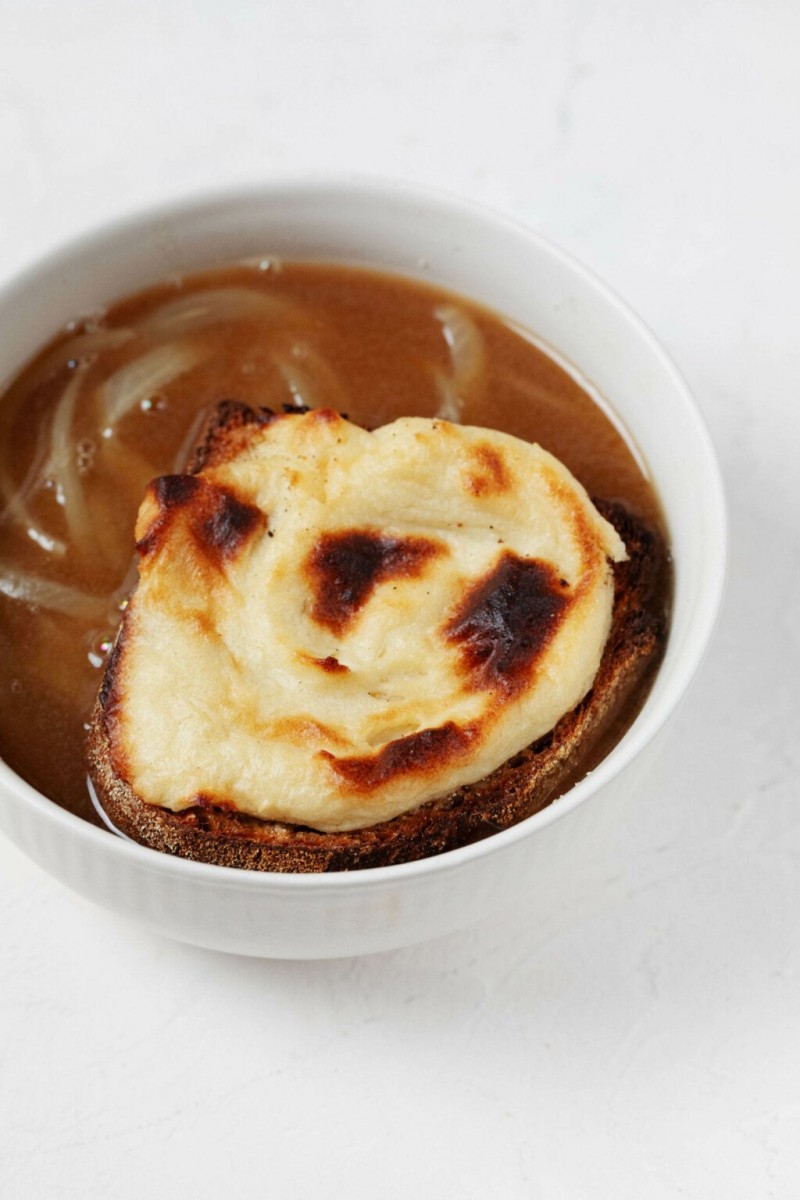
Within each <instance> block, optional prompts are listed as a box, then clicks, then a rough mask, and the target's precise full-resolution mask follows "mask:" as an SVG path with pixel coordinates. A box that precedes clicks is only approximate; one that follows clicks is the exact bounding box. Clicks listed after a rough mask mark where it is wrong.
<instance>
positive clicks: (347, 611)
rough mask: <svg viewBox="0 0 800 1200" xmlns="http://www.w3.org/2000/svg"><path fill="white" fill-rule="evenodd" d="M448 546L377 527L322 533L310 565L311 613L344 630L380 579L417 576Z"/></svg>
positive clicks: (319, 621) (320, 621) (333, 628)
mask: <svg viewBox="0 0 800 1200" xmlns="http://www.w3.org/2000/svg"><path fill="white" fill-rule="evenodd" d="M445 550H446V548H445V546H443V545H442V544H441V543H440V542H436V541H434V540H433V539H432V538H423V537H389V536H387V535H384V534H381V533H378V532H377V531H376V530H373V529H347V530H339V531H337V532H336V533H326V534H323V536H322V537H321V538H320V539H319V541H318V542H317V544H316V545H315V547H314V549H313V551H312V553H311V555H310V557H309V560H308V563H307V567H306V570H307V574H308V576H309V580H310V583H311V588H312V593H313V597H314V598H313V607H312V610H311V615H312V616H313V618H314V620H315V621H316V622H317V624H319V625H322V626H324V627H325V628H326V629H330V630H331V632H333V633H336V634H339V633H343V632H344V631H345V630H346V629H347V627H348V626H349V625H350V624H351V622H352V621H353V619H354V618H355V616H356V615H357V613H358V612H359V610H360V609H361V608H362V607H363V606H364V604H365V603H366V602H367V600H368V599H369V597H370V595H371V594H372V592H373V591H374V589H375V588H376V587H377V585H378V584H379V583H386V582H387V581H389V580H391V579H411V578H417V577H419V575H421V574H422V571H423V570H424V568H425V565H426V564H427V563H428V562H430V560H431V559H433V558H435V557H437V556H438V555H440V554H443V553H445Z"/></svg>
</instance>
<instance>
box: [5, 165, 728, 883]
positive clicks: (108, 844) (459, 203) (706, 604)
mask: <svg viewBox="0 0 800 1200" xmlns="http://www.w3.org/2000/svg"><path fill="white" fill-rule="evenodd" d="M282 194H283V195H284V196H286V197H289V196H295V197H296V196H298V195H299V194H302V195H305V196H311V195H313V196H314V197H316V198H317V199H319V198H321V197H323V196H324V195H326V194H328V195H333V196H336V197H338V198H339V199H340V200H342V199H357V200H358V201H359V202H360V203H365V202H367V201H372V202H374V203H376V204H383V205H385V204H386V203H387V201H388V202H390V203H391V202H398V201H399V202H401V203H402V204H403V205H405V206H417V207H419V208H420V209H424V210H427V211H428V212H431V211H432V210H438V211H439V212H440V213H449V214H451V215H455V214H456V213H458V214H459V215H460V216H462V217H466V218H468V219H470V220H473V221H475V222H479V223H482V224H483V225H484V226H485V227H488V226H489V225H494V226H495V227H496V228H497V229H500V230H505V232H506V233H508V234H512V235H514V236H516V237H517V238H520V239H523V240H526V241H528V242H529V243H531V244H533V245H534V246H535V247H536V249H537V251H538V252H539V253H542V254H545V255H547V256H549V257H550V258H551V259H553V260H554V261H555V262H556V263H557V264H558V266H559V267H560V268H562V269H563V270H564V271H565V272H566V273H567V274H571V275H572V276H573V277H574V278H576V279H577V280H578V281H579V283H580V285H581V286H582V287H583V288H584V289H588V290H589V291H591V292H594V293H595V296H596V297H597V298H598V299H600V300H601V301H602V302H603V303H604V304H605V305H606V306H608V307H609V308H611V309H613V310H614V312H615V316H616V318H617V319H618V320H619V321H620V322H621V323H626V324H627V325H628V326H629V327H630V328H631V330H632V331H633V333H634V334H635V336H636V337H637V338H638V340H639V341H640V342H641V343H642V344H643V345H644V347H645V349H646V350H647V352H648V353H649V355H650V356H651V357H652V359H653V361H654V362H655V363H656V365H657V366H658V367H659V368H660V370H661V372H662V374H663V375H664V376H665V377H666V378H667V380H668V382H669V384H670V385H671V387H672V391H673V393H674V396H675V397H676V398H678V397H679V398H680V403H681V405H682V407H683V410H684V413H683V415H684V417H685V418H686V419H688V421H689V423H690V424H691V426H692V430H693V436H694V438H695V443H696V446H697V447H698V449H699V450H700V452H701V455H702V458H703V459H704V488H705V492H704V516H705V519H706V521H707V523H708V524H709V525H710V527H711V528H712V530H713V533H714V536H713V538H712V539H711V542H710V545H709V546H707V547H706V550H707V553H706V555H705V558H704V563H703V573H702V581H703V586H702V587H701V589H700V603H699V604H698V605H697V606H696V608H695V610H694V612H693V619H692V624H691V627H690V628H689V630H688V631H687V633H686V635H685V637H684V644H683V647H682V651H681V655H680V657H679V659H678V661H677V662H673V661H670V656H669V644H668V646H667V656H666V657H665V661H664V663H662V665H661V667H660V672H662V673H663V672H664V670H665V669H668V670H669V677H668V683H669V686H668V689H667V690H666V691H665V692H664V694H663V695H662V697H661V700H660V704H659V706H658V708H657V709H655V706H654V705H651V704H650V699H649V698H648V700H647V701H646V702H645V705H644V707H643V709H642V711H641V712H640V713H639V714H638V716H637V717H636V719H635V720H634V722H633V724H632V725H631V727H630V728H629V729H628V730H627V731H626V733H625V734H624V736H623V738H622V739H621V740H620V741H619V742H618V743H617V745H616V746H615V747H614V748H613V749H612V751H611V752H610V753H609V754H608V755H607V756H606V757H605V758H604V759H603V760H602V761H601V762H600V763H599V764H598V765H597V766H596V767H595V768H594V769H593V770H592V771H591V772H590V773H589V774H588V775H587V776H585V777H584V778H583V779H581V780H580V781H579V782H578V783H576V784H575V785H573V787H571V788H570V789H569V790H568V791H567V792H565V793H564V795H562V796H560V797H558V798H557V799H556V800H554V801H553V802H552V803H551V804H549V805H547V806H546V807H545V808H543V809H541V810H540V811H539V812H537V813H534V814H533V815H532V816H530V817H526V818H524V819H523V820H522V821H519V822H517V823H516V824H515V825H512V826H510V827H509V828H508V829H504V830H500V831H498V832H497V833H494V834H492V835H491V836H490V837H487V838H483V839H481V840H480V841H477V842H473V843H470V844H469V845H466V846H461V847H458V848H456V849H454V850H447V851H444V852H442V853H441V854H437V855H433V856H430V857H427V858H421V859H415V860H414V861H412V862H405V863H395V864H391V865H389V866H382V867H367V868H362V869H359V870H351V871H331V872H325V873H321V874H318V873H303V872H295V873H281V872H268V871H251V870H246V869H244V868H237V867H224V866H218V865H216V864H213V863H202V862H195V861H193V860H190V859H185V858H179V857H177V856H173V855H168V854H164V853H163V852H161V851H158V850H153V849H151V848H150V847H147V846H142V845H140V844H139V843H136V842H133V841H131V840H129V839H127V838H123V837H114V836H113V835H112V834H110V833H109V831H108V830H107V829H103V828H100V827H97V826H94V825H91V824H90V823H89V822H88V821H86V820H84V819H83V818H82V817H79V816H76V815H75V814H73V813H71V812H69V811H67V810H66V809H63V808H61V807H60V806H59V805H58V804H56V803H55V801H52V800H50V799H48V798H47V797H46V796H45V795H44V794H43V793H41V792H39V791H38V790H37V789H36V788H34V787H33V786H32V785H31V784H29V783H27V782H26V781H25V780H24V779H22V777H21V776H19V775H17V773H16V772H15V771H13V770H12V769H11V767H9V766H8V765H7V764H6V763H5V762H4V761H3V760H2V759H0V801H1V800H2V798H3V795H2V793H3V791H5V792H10V793H11V794H12V795H13V796H14V798H15V799H16V800H17V801H19V802H21V803H23V804H25V805H28V806H32V808H33V810H34V811H35V812H37V813H38V814H39V815H40V816H41V817H42V818H43V819H44V820H46V821H48V822H50V823H54V824H55V825H56V826H60V828H61V830H62V831H63V832H64V833H65V834H67V835H72V836H74V837H77V838H79V839H81V840H87V839H88V843H89V844H90V845H94V846H96V848H97V850H98V851H99V852H101V853H105V854H107V855H110V856H112V857H114V858H116V859H118V860H121V861H123V862H126V863H127V864H129V865H131V866H132V867H138V868H141V869H143V870H148V869H152V870H155V871H158V872H160V873H161V872H165V873H167V874H170V875H172V876H173V877H174V878H175V879H185V880H195V881H198V882H201V881H206V882H208V883H213V884H214V885H215V886H222V887H224V888H226V889H235V890H240V889H245V890H253V889H254V890H255V891H264V890H273V889H277V890H278V891H280V892H287V893H291V892H298V893H307V892H313V893H325V892H339V891H341V890H342V889H343V888H344V889H346V890H358V891H364V890H371V889H373V888H375V887H378V886H382V885H384V884H386V883H387V882H389V880H391V881H392V882H400V881H401V880H403V879H406V878H409V877H420V876H429V875H440V874H442V873H448V872H452V871H458V870H461V869H462V868H464V867H466V866H468V865H469V864H470V863H472V862H474V861H476V860H478V859H481V858H487V857H491V856H492V855H493V854H496V853H499V852H500V851H502V850H503V849H506V848H509V847H511V846H512V845H514V844H515V843H517V842H521V841H523V840H525V839H527V838H528V837H532V836H534V835H535V834H536V833H537V832H538V830H540V829H542V828H544V827H545V826H547V825H550V824H551V823H553V822H555V821H558V820H560V819H561V818H563V817H565V816H566V815H567V814H568V813H570V812H572V811H573V809H575V808H577V807H579V806H580V805H582V804H583V803H585V802H587V801H588V800H590V799H591V797H592V795H593V794H594V793H595V792H600V791H602V789H603V788H604V787H605V786H606V785H607V784H608V783H610V782H611V781H612V780H613V779H615V778H616V777H617V776H618V775H620V774H621V773H622V772H623V771H625V770H626V768H627V767H628V766H629V765H630V764H631V763H632V762H633V760H634V759H635V758H636V757H637V756H638V755H639V754H640V752H641V751H642V750H643V749H644V748H645V746H646V745H647V744H649V742H650V741H652V739H653V738H654V737H655V736H656V734H657V733H658V732H659V730H660V729H661V728H662V727H663V725H664V724H665V722H666V721H667V720H668V718H669V717H670V715H671V714H672V712H673V711H674V709H675V707H676V706H677V704H678V702H679V701H680V699H681V697H682V696H683V695H684V693H685V692H686V689H687V688H688V687H689V685H690V683H691V681H692V679H693V678H694V676H695V675H696V673H697V671H698V669H699V667H700V665H701V663H702V661H703V658H704V657H705V654H706V651H707V648H708V645H709V643H710V641H711V637H712V634H713V631H714V627H715V625H716V623H717V619H718V616H719V611H720V608H721V604H722V597H723V594H724V587H725V580H726V575H727V569H728V518H727V509H726V503H725V495H724V487H723V481H722V473H721V470H720V467H719V463H718V460H717V457H716V453H715V451H714V447H713V444H712V441H711V437H710V434H709V432H708V428H707V425H706V422H705V419H704V417H703V415H702V413H701V411H700V409H699V407H698V405H697V402H696V401H695V399H694V397H693V395H692V393H691V391H690V389H689V387H688V385H687V383H686V381H685V379H684V378H683V376H682V374H681V373H680V372H679V370H678V368H677V367H676V366H675V364H674V363H673V361H672V359H671V358H670V356H669V355H668V354H667V352H666V350H665V349H664V347H663V346H662V345H661V343H660V342H659V340H658V339H657V338H656V336H655V334H654V333H653V332H652V330H651V329H650V327H649V326H648V325H647V323H646V322H645V321H644V320H643V319H642V318H641V317H640V316H639V315H638V314H637V313H636V312H634V310H633V309H632V308H631V307H630V306H629V305H628V303H627V302H626V301H624V300H623V299H622V298H621V297H620V296H619V295H618V294H617V292H616V291H615V290H614V289H613V288H612V287H610V286H609V285H608V284H607V283H605V282H604V281H603V280H602V279H601V278H600V277H599V276H598V275H596V274H595V273H594V271H592V270H591V269H590V268H589V267H587V266H585V265H584V264H583V263H582V262H581V261H580V260H578V259H576V258H575V257H573V255H572V254H570V253H568V252H567V251H565V250H563V249H562V248H561V247H560V246H558V245H557V244H555V243H553V242H552V241H550V239H549V238H547V237H545V236H543V235H542V234H541V233H539V232H538V231H537V230H535V229H533V228H531V227H530V226H529V225H527V224H526V223H525V222H524V221H523V220H521V219H519V218H517V217H512V216H509V215H507V214H505V213H503V212H500V211H497V210H496V209H493V208H491V207H490V206H488V205H485V204H482V203H480V202H477V201H474V200H471V199H465V198H464V197H462V196H459V195H457V194H454V193H450V192H448V191H446V190H444V189H441V188H436V187H431V186H428V185H417V184H413V183H408V182H405V181H399V180H393V179H391V178H386V177H384V178H376V177H372V176H364V175H356V174H346V175H342V174H340V175H336V174H319V173H307V172H303V173H297V174H290V175H282V176H280V177H277V176H276V177H275V178H271V179H266V180H265V179H261V180H257V181H251V182H245V183H240V184H233V185H229V186H224V187H219V188H212V189H204V190H203V191H201V192H193V193H189V194H181V193H178V194H176V195H172V196H169V197H167V198H165V199H164V200H162V201H159V202H158V203H156V204H152V205H149V206H146V207H143V208H139V209H136V210H135V211H133V212H132V213H128V214H125V215H121V216H117V217H116V218H113V219H111V220H109V221H106V222H103V223H102V224H101V225H99V226H98V227H96V228H93V229H87V230H84V231H83V232H79V233H78V234H77V235H76V236H73V237H72V238H70V239H68V240H67V241H65V242H63V243H61V244H59V245H56V246H55V247H54V248H53V249H52V250H51V251H49V252H46V253H45V254H44V255H42V256H41V257H40V258H38V259H37V260H36V261H34V262H33V263H31V264H29V265H27V266H26V267H24V268H23V269H22V270H21V271H18V272H16V273H15V274H14V275H13V276H12V277H11V278H10V279H9V280H7V281H5V282H4V283H3V284H2V285H0V306H2V305H3V304H5V303H6V302H7V301H8V300H9V299H13V295H14V292H16V291H17V290H19V291H24V290H25V289H27V288H29V287H30V286H31V284H32V283H34V282H35V281H36V280H37V279H38V278H40V277H46V276H48V275H50V274H51V273H52V272H54V271H57V270H58V269H59V267H60V266H61V265H62V264H64V263H67V262H69V261H70V260H71V259H73V258H75V257H79V256H80V255H81V254H83V253H86V252H89V251H92V252H94V253H97V251H98V249H99V248H100V247H101V246H102V245H103V243H106V242H114V241H116V240H117V239H119V238H120V237H123V238H124V237H126V236H128V237H130V236H131V235H132V234H133V233H135V232H136V231H137V230H140V229H142V230H143V229H145V228H152V227H153V226H154V225H156V224H158V223H159V222H163V221H165V220H175V219H180V218H186V217H194V218H197V217H199V216H201V215H202V214H204V213H205V214H212V213H214V212H215V211H219V210H222V209H228V208H231V207H234V208H235V207H237V206H240V205H244V204H246V203H252V202H253V201H257V200H258V199H259V198H264V199H266V198H267V197H269V198H270V199H271V200H273V201H274V200H275V199H276V198H279V197H280V196H281V195H282ZM396 273H399V274H402V272H396ZM475 298H476V299H477V300H478V301H480V296H476V297H475ZM612 403H613V401H612ZM665 515H666V517H667V519H668V517H669V514H668V513H666V514H665Z"/></svg>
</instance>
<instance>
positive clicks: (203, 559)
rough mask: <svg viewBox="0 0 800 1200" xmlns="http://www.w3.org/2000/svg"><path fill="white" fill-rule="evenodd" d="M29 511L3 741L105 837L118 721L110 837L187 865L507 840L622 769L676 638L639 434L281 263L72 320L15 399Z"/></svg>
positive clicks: (423, 290) (20, 499)
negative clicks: (615, 756) (587, 778)
mask: <svg viewBox="0 0 800 1200" xmlns="http://www.w3.org/2000/svg"><path fill="white" fill-rule="evenodd" d="M0 497H1V499H0V512H1V513H2V516H0V689H2V692H3V694H4V703H3V705H2V709H1V710H0V754H1V755H2V757H3V758H4V759H5V760H6V761H7V762H8V763H9V765H10V766H12V767H13V768H14V769H15V770H16V771H18V772H19V774H20V775H22V776H23V777H24V778H25V779H27V780H28V781H29V782H31V783H32V784H33V785H34V786H36V787H37V788H38V789H39V790H40V791H42V792H43V793H44V794H45V795H48V796H50V797H51V798H52V799H53V800H54V801H56V802H57V803H58V804H61V805H62V806H64V807H66V808H68V809H70V810H71V811H73V812H75V813H77V814H79V815H80V816H82V817H84V818H86V819H87V820H92V821H97V820H98V819H99V818H98V816H97V814H96V812H95V808H94V805H93V803H92V800H91V798H90V793H89V790H88V788H87V778H86V777H87V750H86V746H87V734H88V746H89V750H88V761H89V768H90V771H91V775H92V777H93V779H94V786H95V788H96V792H97V794H98V796H99V798H100V802H101V803H102V805H103V807H104V808H105V810H106V812H107V813H108V814H109V815H110V817H111V820H112V822H113V824H114V825H115V826H117V827H118V828H120V829H122V830H123V831H124V832H126V833H127V834H129V835H130V836H133V837H136V838H137V839H138V840H141V841H143V842H145V843H146V844H149V845H153V846H155V847H157V848H159V849H163V850H166V851H168V852H172V853H179V854H185V855H187V856H189V857H195V858H201V859H206V860H209V861H217V862H222V863H227V864H230V865H234V866H248V867H255V868H260V869H272V870H332V869H347V868H349V867H359V866H369V865H382V864H386V863H391V862H396V861H401V860H404V859H409V858H414V857H419V856H420V855H423V854H430V853H436V852H439V851H441V850H443V849H447V848H449V847H451V846H454V845H459V844H463V843H464V842H465V841H469V840H472V839H474V838H475V837H480V836H484V835H485V834H487V833H489V832H492V831H493V830H495V829H498V828H502V827H504V826H505V825H508V824H510V823H511V822H513V821H515V820H519V819H521V817H524V816H526V815H528V814H529V813H530V812H533V811H536V810H537V809H538V808H541V807H543V805H545V804H547V803H549V802H550V801H551V800H552V799H554V798H555V796H557V795H559V794H561V793H562V792H563V791H564V790H565V789H566V788H567V787H569V786H570V785H571V784H572V783H573V782H574V781H575V780H576V779H578V778H580V777H581V776H582V775H583V774H585V773H586V771H587V770H589V769H591V767H592V766H593V765H594V764H595V763H596V762H597V761H598V759H599V758H600V757H602V756H603V755H604V754H605V753H607V751H608V749H609V748H610V746H611V745H613V744H614V742H615V741H616V740H617V739H618V738H619V737H620V736H621V734H622V733H623V732H624V730H625V728H626V727H627V725H628V724H629V723H630V721H631V720H632V718H633V716H635V714H636V712H637V711H638V709H639V707H640V706H641V703H642V702H643V699H644V697H645V695H646V691H647V688H648V687H649V684H650V681H651V679H652V675H653V672H654V670H655V668H656V666H657V662H658V659H659V656H660V653H661V650H662V647H663V641H664V637H665V626H666V610H667V605H668V592H669V572H668V564H667V556H666V552H665V549H664V537H663V529H662V525H661V518H660V512H659V508H658V503H657V500H656V498H655V496H654V495H653V492H652V489H651V488H650V486H649V484H648V481H647V479H646V477H645V475H644V473H643V471H642V469H641V467H640V465H639V464H638V462H637V460H636V458H635V456H634V454H633V453H632V451H631V449H630V447H629V445H628V444H627V442H626V440H625V438H624V436H623V434H622V432H621V431H620V430H619V429H618V428H617V427H616V426H615V424H614V422H613V421H612V419H611V418H610V416H609V414H608V413H607V412H606V411H605V410H604V409H603V408H602V407H601V405H600V404H599V403H598V402H596V401H595V400H594V399H592V398H591V397H590V395H589V394H588V392H587V391H586V390H585V389H584V388H583V387H582V386H581V385H580V384H579V383H578V382H577V381H576V380H575V378H573V376H572V375H570V374H569V373H568V372H567V371H566V370H565V369H563V368H562V367H561V366H560V365H558V364H557V363H556V362H555V361H554V359H553V358H552V357H551V356H549V355H548V354H546V353H545V352H544V351H543V350H542V349H541V348H540V347H539V346H537V345H536V343H535V341H534V340H533V338H532V337H531V336H530V335H528V334H527V333H526V332H525V331H522V330H519V329H516V328H514V327H512V326H511V325H510V324H508V323H506V322H504V321H503V320H501V319H500V318H499V317H497V316H496V315H494V314H491V313H489V312H487V311H486V310H484V309H482V308H480V307H479V306H477V305H475V304H473V303H471V302H469V301H467V300H465V299H463V298H461V297H455V296H453V295H451V294H449V293H446V292H444V291H441V290H437V289H434V288H432V287H430V286H428V285H425V284H423V283H420V282H418V281H411V280H407V279H402V278H399V277H392V276H388V275H384V274H378V273H374V272H369V271H365V270H361V269H356V268H349V267H346V266H342V265H322V264H305V263H288V262H283V263H282V262H278V261H269V260H265V261H263V262H260V263H255V264H245V265H238V266H233V267H230V268H226V269H225V270H216V271H213V272H208V273H205V274H202V275H197V276H193V277H191V278H187V279H182V280H176V281H171V282H167V283H163V284H161V285H159V286H157V287H154V288H151V289H149V290H148V291H146V292H144V293H141V294H139V295H136V296H133V297H130V298H128V299H126V300H124V301H122V302H120V303H117V304H115V305H113V306H112V307H111V308H110V309H109V310H108V311H107V312H104V313H100V314H94V315H92V316H91V317H89V318H84V319H81V320H79V321H76V322H75V323H73V324H72V325H71V326H70V327H69V328H68V329H66V330H64V331H62V333H60V334H59V336H58V337H57V338H55V339H54V340H53V341H52V342H51V343H50V344H49V345H48V346H47V347H46V348H45V349H44V350H43V351H42V352H41V353H40V354H39V355H38V356H37V358H36V359H35V360H34V361H33V362H32V363H31V364H29V366H28V367H27V368H26V369H25V370H24V371H23V372H22V374H21V375H20V376H19V377H18V378H17V379H16V380H14V381H13V382H12V384H11V385H10V386H9V387H8V388H7V390H6V392H5V395H4V396H3V397H2V401H0ZM137 567H138V574H139V583H138V586H137ZM120 627H121V629H120ZM118 631H120V632H119V635H118ZM98 694H99V699H97V700H96V697H97V696H98Z"/></svg>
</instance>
